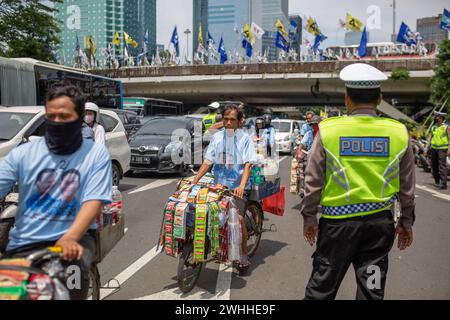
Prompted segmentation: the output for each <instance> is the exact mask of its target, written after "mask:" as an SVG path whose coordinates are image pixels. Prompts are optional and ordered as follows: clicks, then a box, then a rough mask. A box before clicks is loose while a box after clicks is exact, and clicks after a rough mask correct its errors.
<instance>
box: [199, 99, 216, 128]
mask: <svg viewBox="0 0 450 320" xmlns="http://www.w3.org/2000/svg"><path fill="white" fill-rule="evenodd" d="M219 107H220V103H218V102H213V103H211V104H210V105H209V106H208V114H207V115H206V116H204V117H203V119H202V122H203V125H204V126H205V131H208V129H209V127H211V126H212V125H213V124H214V123H216V117H217V111H218V109H219Z"/></svg>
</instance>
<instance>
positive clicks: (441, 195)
mask: <svg viewBox="0 0 450 320" xmlns="http://www.w3.org/2000/svg"><path fill="white" fill-rule="evenodd" d="M416 188H417V189H420V190H424V191H427V192H429V193H431V194H432V195H433V196H434V197H436V198H439V199H443V200H447V201H450V195H448V194H444V193H441V192H439V191H437V190H433V189H430V188H428V187H427V186H422V185H420V184H416Z"/></svg>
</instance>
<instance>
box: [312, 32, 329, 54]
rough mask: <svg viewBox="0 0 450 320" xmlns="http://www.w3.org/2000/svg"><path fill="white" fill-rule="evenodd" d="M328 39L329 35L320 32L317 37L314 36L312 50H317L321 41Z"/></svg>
mask: <svg viewBox="0 0 450 320" xmlns="http://www.w3.org/2000/svg"><path fill="white" fill-rule="evenodd" d="M326 39H328V37H327V36H325V35H323V34H321V33H320V34H318V35H317V36H316V37H315V38H314V44H313V46H312V50H313V51H314V53H316V52H317V50H318V49H319V46H320V43H321V42H322V41H325V40H326Z"/></svg>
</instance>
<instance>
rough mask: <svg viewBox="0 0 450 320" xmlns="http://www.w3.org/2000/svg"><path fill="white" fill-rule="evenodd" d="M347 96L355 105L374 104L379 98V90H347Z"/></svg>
mask: <svg viewBox="0 0 450 320" xmlns="http://www.w3.org/2000/svg"><path fill="white" fill-rule="evenodd" d="M347 96H348V97H349V98H350V100H352V102H353V103H355V104H360V103H373V104H376V103H377V102H378V99H380V96H381V89H380V88H371V89H355V88H347Z"/></svg>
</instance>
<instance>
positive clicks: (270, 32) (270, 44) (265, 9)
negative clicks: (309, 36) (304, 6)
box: [261, 0, 301, 61]
mask: <svg viewBox="0 0 450 320" xmlns="http://www.w3.org/2000/svg"><path fill="white" fill-rule="evenodd" d="M288 17H289V0H262V26H261V27H262V28H263V29H264V31H265V34H264V36H263V38H262V51H263V52H264V53H265V52H267V55H268V58H269V61H274V60H276V59H277V56H278V52H279V49H278V48H277V47H276V46H275V36H276V27H275V23H276V22H277V20H278V19H279V20H280V21H281V22H283V25H284V27H285V29H286V31H288V30H289V18H288ZM299 29H300V30H301V24H300V28H299Z"/></svg>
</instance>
